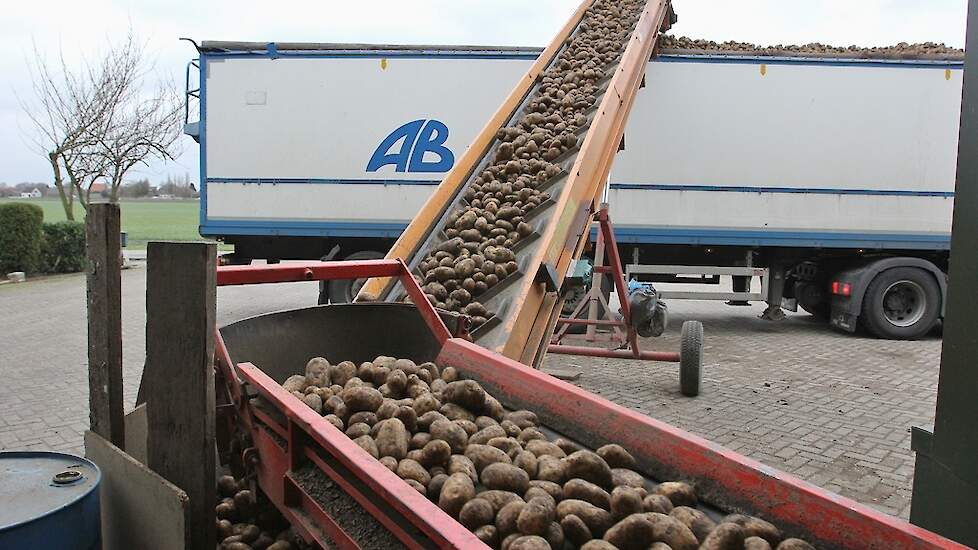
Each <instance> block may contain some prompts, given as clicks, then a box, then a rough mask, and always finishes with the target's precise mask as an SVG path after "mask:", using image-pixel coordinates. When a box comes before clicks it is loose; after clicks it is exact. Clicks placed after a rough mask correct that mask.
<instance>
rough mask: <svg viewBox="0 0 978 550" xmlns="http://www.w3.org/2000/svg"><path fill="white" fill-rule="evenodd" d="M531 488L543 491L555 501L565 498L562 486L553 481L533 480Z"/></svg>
mask: <svg viewBox="0 0 978 550" xmlns="http://www.w3.org/2000/svg"><path fill="white" fill-rule="evenodd" d="M530 488H537V489H542V490H543V491H545V492H546V493H547V494H548V495H550V496H551V497H552V498H553V499H554V500H555V501H556V500H561V499H562V498H563V489H562V488H561V487H560V485H557V484H556V483H554V482H552V481H543V480H541V479H531V480H530Z"/></svg>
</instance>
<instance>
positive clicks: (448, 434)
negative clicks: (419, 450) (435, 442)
mask: <svg viewBox="0 0 978 550" xmlns="http://www.w3.org/2000/svg"><path fill="white" fill-rule="evenodd" d="M429 431H430V432H431V437H432V439H440V440H442V441H444V442H446V443H448V445H449V447H451V449H452V452H453V453H462V452H465V449H466V446H467V445H468V441H469V436H468V434H467V433H465V430H464V429H462V427H461V426H459V425H458V424H456V423H455V422H452V421H451V420H436V421H435V422H433V423H432V424H431V426H430V428H429Z"/></svg>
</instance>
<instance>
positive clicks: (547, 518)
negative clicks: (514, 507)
mask: <svg viewBox="0 0 978 550" xmlns="http://www.w3.org/2000/svg"><path fill="white" fill-rule="evenodd" d="M553 519H554V508H553V507H550V506H548V505H547V504H546V503H544V502H540V501H532V500H531V501H530V502H528V503H527V504H526V506H524V507H523V509H522V510H521V511H520V515H519V516H518V517H517V518H516V528H517V530H519V532H520V533H523V534H524V535H539V536H544V535H546V534H547V530H548V529H549V528H550V524H551V523H552V522H553Z"/></svg>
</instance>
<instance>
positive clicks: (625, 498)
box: [611, 487, 695, 533]
mask: <svg viewBox="0 0 978 550" xmlns="http://www.w3.org/2000/svg"><path fill="white" fill-rule="evenodd" d="M641 512H644V509H643V508H642V495H641V493H639V492H638V490H637V489H635V488H633V487H615V490H614V491H612V492H611V515H612V516H614V518H615V519H616V520H621V519H624V518H626V517H628V516H630V515H632V514H639V513H641ZM694 533H695V531H694Z"/></svg>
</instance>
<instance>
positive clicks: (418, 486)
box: [404, 479, 428, 495]
mask: <svg viewBox="0 0 978 550" xmlns="http://www.w3.org/2000/svg"><path fill="white" fill-rule="evenodd" d="M404 483H407V484H408V485H410V486H411V488H412V489H414V490H415V491H417V492H419V493H421V494H422V495H427V494H428V489H427V488H425V486H424V484H423V483H420V482H418V481H417V480H414V479H405V480H404Z"/></svg>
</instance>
